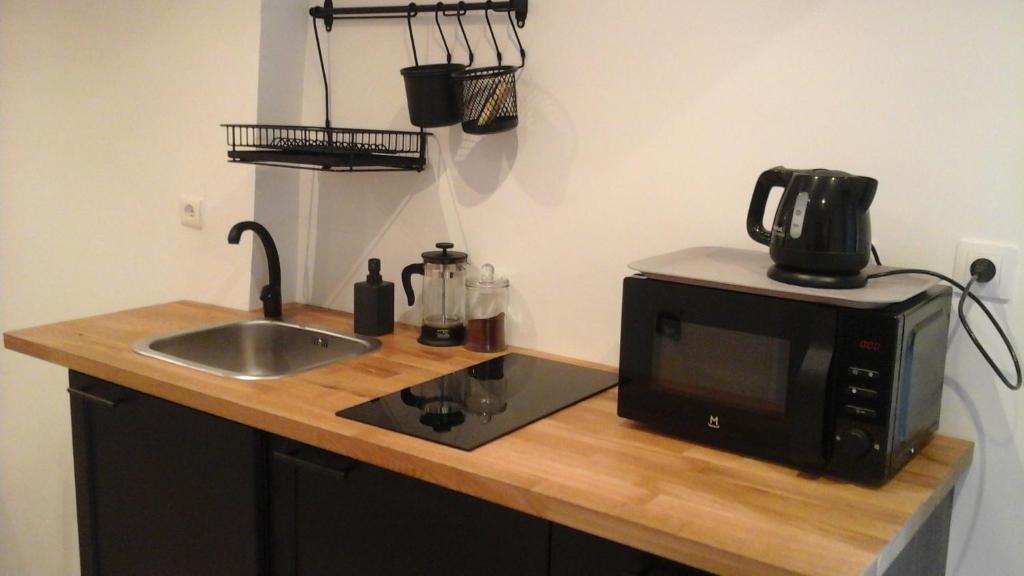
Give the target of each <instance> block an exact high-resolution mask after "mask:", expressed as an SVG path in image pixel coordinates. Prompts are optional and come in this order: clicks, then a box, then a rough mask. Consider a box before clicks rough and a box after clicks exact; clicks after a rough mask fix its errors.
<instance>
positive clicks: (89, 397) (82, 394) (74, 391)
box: [68, 388, 121, 408]
mask: <svg viewBox="0 0 1024 576" xmlns="http://www.w3.org/2000/svg"><path fill="white" fill-rule="evenodd" d="M68 394H71V395H72V396H78V397H79V398H81V399H83V400H85V401H87V402H92V403H93V404H100V405H102V406H106V407H107V408H114V407H116V406H117V405H118V404H120V403H121V401H120V400H110V399H108V398H103V397H102V396H97V395H95V394H90V393H89V392H86V391H85V390H79V389H78V388H68Z"/></svg>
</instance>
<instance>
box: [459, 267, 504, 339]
mask: <svg viewBox="0 0 1024 576" xmlns="http://www.w3.org/2000/svg"><path fill="white" fill-rule="evenodd" d="M508 299H509V282H508V278H501V277H498V276H495V275H494V266H492V265H490V264H484V265H483V266H481V268H480V275H479V276H478V277H475V278H470V279H468V280H466V348H468V349H469V350H473V351H475V352H500V351H502V350H504V349H505V348H506V344H505V318H506V314H507V312H508Z"/></svg>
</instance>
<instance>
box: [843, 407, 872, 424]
mask: <svg viewBox="0 0 1024 576" xmlns="http://www.w3.org/2000/svg"><path fill="white" fill-rule="evenodd" d="M844 410H846V413H847V414H849V415H850V416H856V417H858V418H866V419H869V420H875V419H877V418H878V412H876V411H875V410H872V409H871V408H864V407H862V406H854V405H852V404H847V405H846V406H845V407H844Z"/></svg>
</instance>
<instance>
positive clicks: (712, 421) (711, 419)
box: [708, 414, 721, 430]
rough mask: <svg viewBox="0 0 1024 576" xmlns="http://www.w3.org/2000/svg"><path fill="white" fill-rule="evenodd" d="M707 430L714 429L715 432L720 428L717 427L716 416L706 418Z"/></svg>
mask: <svg viewBox="0 0 1024 576" xmlns="http://www.w3.org/2000/svg"><path fill="white" fill-rule="evenodd" d="M708 428H714V429H715V430H718V429H719V428H721V426H719V425H718V416H715V415H714V414H712V415H710V416H708Z"/></svg>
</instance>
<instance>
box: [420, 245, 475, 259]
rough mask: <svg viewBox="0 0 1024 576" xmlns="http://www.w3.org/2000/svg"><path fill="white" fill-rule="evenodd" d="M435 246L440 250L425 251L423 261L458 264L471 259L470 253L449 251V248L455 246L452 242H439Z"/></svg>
mask: <svg viewBox="0 0 1024 576" xmlns="http://www.w3.org/2000/svg"><path fill="white" fill-rule="evenodd" d="M434 246H437V247H438V248H440V250H431V251H430V252H424V253H423V262H425V263H427V264H458V263H459V262H465V261H467V260H469V255H468V254H466V253H465V252H456V251H454V250H451V251H449V249H451V248H454V247H455V244H452V243H451V242H438V243H437V244H435V245H434Z"/></svg>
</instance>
